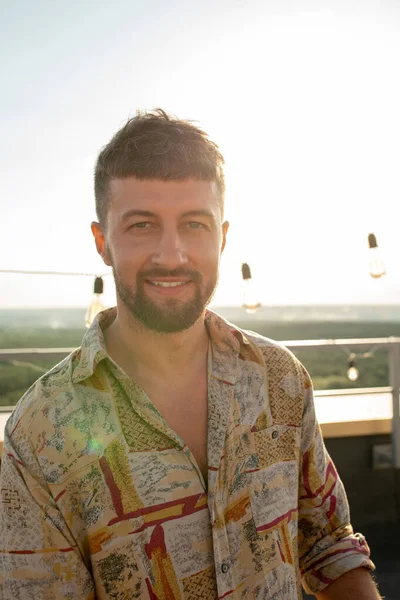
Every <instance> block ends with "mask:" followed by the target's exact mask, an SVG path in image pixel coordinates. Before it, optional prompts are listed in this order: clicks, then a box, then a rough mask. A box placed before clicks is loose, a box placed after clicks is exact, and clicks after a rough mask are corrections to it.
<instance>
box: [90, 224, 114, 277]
mask: <svg viewBox="0 0 400 600" xmlns="http://www.w3.org/2000/svg"><path fill="white" fill-rule="evenodd" d="M90 227H91V230H92V233H93V237H94V241H95V244H96V248H97V252H98V253H99V254H100V256H101V258H102V259H103V262H104V263H105V264H106V265H107V266H108V267H111V260H110V257H109V255H108V252H107V245H106V239H105V235H104V231H103V229H102V227H101V225H100V223H96V221H93V222H92V224H91V226H90Z"/></svg>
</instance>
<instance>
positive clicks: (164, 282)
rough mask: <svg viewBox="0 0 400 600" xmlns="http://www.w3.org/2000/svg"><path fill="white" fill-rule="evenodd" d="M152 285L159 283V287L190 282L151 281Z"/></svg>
mask: <svg viewBox="0 0 400 600" xmlns="http://www.w3.org/2000/svg"><path fill="white" fill-rule="evenodd" d="M149 283H151V284H152V285H157V286H159V287H165V288H167V287H178V286H180V285H186V284H187V283H189V282H188V281H149Z"/></svg>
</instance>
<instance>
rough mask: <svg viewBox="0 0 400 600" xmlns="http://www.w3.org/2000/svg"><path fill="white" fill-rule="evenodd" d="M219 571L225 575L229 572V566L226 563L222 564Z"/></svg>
mask: <svg viewBox="0 0 400 600" xmlns="http://www.w3.org/2000/svg"><path fill="white" fill-rule="evenodd" d="M221 571H222V572H223V573H224V574H225V573H227V572H228V571H229V565H228V564H227V563H222V565H221Z"/></svg>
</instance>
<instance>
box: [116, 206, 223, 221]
mask: <svg viewBox="0 0 400 600" xmlns="http://www.w3.org/2000/svg"><path fill="white" fill-rule="evenodd" d="M181 216H182V217H199V216H202V217H208V218H209V219H214V215H213V213H212V212H211V211H209V210H207V209H205V208H201V209H198V210H188V211H186V212H184V213H183V214H182V215H181ZM130 217H153V218H154V217H155V218H156V217H157V215H156V213H153V212H151V211H150V210H138V209H131V210H127V211H126V212H125V213H124V214H123V215H122V217H121V221H126V220H127V219H129V218H130Z"/></svg>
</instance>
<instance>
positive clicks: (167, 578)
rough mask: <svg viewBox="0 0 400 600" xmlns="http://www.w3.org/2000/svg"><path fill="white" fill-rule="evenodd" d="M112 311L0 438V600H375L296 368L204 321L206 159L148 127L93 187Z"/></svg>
mask: <svg viewBox="0 0 400 600" xmlns="http://www.w3.org/2000/svg"><path fill="white" fill-rule="evenodd" d="M95 195H96V208H97V215H98V220H99V222H98V223H93V224H92V232H93V235H94V238H95V242H96V247H97V250H98V252H99V254H100V255H101V256H102V258H103V260H104V262H105V263H106V264H107V265H110V266H112V268H113V272H114V278H115V283H116V289H117V308H116V309H110V310H107V311H104V312H103V313H100V315H99V316H98V318H97V319H96V320H95V322H94V323H93V325H92V326H91V328H90V330H89V331H88V333H87V334H86V335H85V337H84V339H83V342H82V346H81V347H80V348H79V349H77V350H76V351H75V352H73V353H72V355H70V356H69V357H68V358H66V359H65V360H64V361H62V362H61V363H60V364H59V365H57V366H56V367H54V369H52V370H51V371H50V372H49V373H47V374H46V375H45V376H43V377H42V378H41V379H39V381H37V382H36V384H34V386H33V387H32V388H31V389H30V390H29V391H28V392H27V393H26V394H25V396H24V397H23V398H22V399H21V401H20V402H19V404H18V405H17V407H16V409H15V410H14V413H13V414H12V416H11V418H10V419H9V421H8V424H7V428H6V433H5V443H4V453H3V463H2V470H1V488H2V492H3V504H2V509H1V510H2V513H1V525H0V526H1V529H0V547H1V557H2V558H1V560H2V570H1V598H3V599H5V600H11V599H12V600H25V599H28V598H29V599H32V598H34V599H35V600H42V599H43V600H51V599H58V598H60V599H61V598H70V599H71V600H72V599H74V600H75V599H82V600H83V599H85V600H89V599H91V600H93V599H94V598H98V599H106V598H107V599H108V598H109V599H113V600H122V599H124V600H127V599H131V598H147V599H151V600H156V599H157V600H164V599H165V600H167V599H168V600H170V599H182V600H189V599H195V598H205V599H212V600H215V599H217V598H225V597H229V598H232V599H244V598H255V599H263V600H272V599H275V600H278V599H282V600H294V599H298V598H301V593H302V592H301V580H302V583H303V585H304V587H305V589H306V590H307V591H308V592H309V593H314V594H316V595H317V598H320V599H323V600H326V599H327V600H339V599H340V600H346V599H350V598H351V599H352V600H353V599H358V600H371V599H376V598H379V596H378V593H377V590H376V587H375V585H374V583H373V581H372V579H371V577H370V575H369V573H368V570H371V569H373V564H372V563H371V561H370V559H369V548H368V546H367V544H366V542H365V540H364V538H363V537H362V536H361V535H360V534H354V533H353V530H352V528H351V525H350V523H349V513H348V506H347V501H346V496H345V493H344V490H343V487H342V484H341V482H340V480H339V478H338V476H337V473H336V471H335V468H334V466H333V464H332V462H331V460H330V458H329V456H328V455H327V453H326V451H325V448H324V445H323V441H322V438H321V434H320V430H319V428H318V425H317V423H316V420H315V414H314V406H313V400H312V387H311V382H310V380H309V377H308V375H307V373H306V371H305V370H304V368H303V367H302V365H301V364H300V363H299V362H298V361H297V360H296V359H295V357H294V356H293V355H292V354H291V353H290V352H289V351H287V350H286V349H284V348H282V347H281V346H279V345H278V344H276V343H274V342H272V341H270V340H268V339H266V338H263V337H261V336H258V335H256V334H254V333H249V332H244V331H241V330H239V329H238V328H236V327H235V326H233V325H231V324H230V323H227V322H226V321H224V320H223V319H222V318H221V317H219V316H217V315H216V314H214V313H212V312H211V311H208V310H207V309H206V306H207V304H208V302H209V300H210V298H211V296H212V294H213V291H214V289H215V286H216V284H217V277H218V266H219V260H220V256H221V253H222V252H223V250H224V246H225V241H226V235H227V232H228V223H227V222H224V219H223V212H224V206H223V204H224V175H223V158H222V156H221V154H220V152H219V150H218V147H217V146H216V145H215V144H213V143H212V142H211V141H210V140H209V139H208V138H207V136H206V134H205V133H204V132H202V131H201V130H200V129H197V128H196V127H195V126H194V125H192V124H191V123H189V122H185V121H180V120H177V119H175V118H172V117H169V116H168V115H167V114H166V113H164V112H163V111H161V110H158V111H155V112H152V113H148V114H144V115H140V114H138V115H137V116H136V117H135V118H133V119H131V120H130V121H129V122H128V123H127V124H126V125H125V127H123V128H122V129H121V130H120V131H119V132H118V133H117V134H116V135H115V136H114V138H113V139H112V140H111V141H110V143H109V144H108V145H107V146H106V147H105V148H104V149H103V150H102V152H101V153H100V156H99V158H98V162H97V166H96V172H95Z"/></svg>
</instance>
